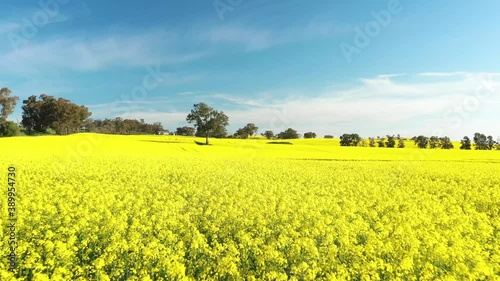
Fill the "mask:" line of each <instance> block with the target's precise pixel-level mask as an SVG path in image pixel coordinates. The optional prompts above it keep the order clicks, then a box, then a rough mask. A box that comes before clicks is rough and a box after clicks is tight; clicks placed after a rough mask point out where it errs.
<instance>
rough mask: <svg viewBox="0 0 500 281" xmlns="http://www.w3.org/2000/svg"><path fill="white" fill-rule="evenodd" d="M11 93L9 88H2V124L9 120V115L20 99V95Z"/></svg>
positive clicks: (0, 105) (0, 110)
mask: <svg viewBox="0 0 500 281" xmlns="http://www.w3.org/2000/svg"><path fill="white" fill-rule="evenodd" d="M11 94H12V92H11V91H10V90H9V88H2V89H0V124H2V123H5V122H6V121H7V117H9V115H10V114H12V112H14V108H15V107H16V105H17V101H18V100H19V97H15V96H10V95H11ZM9 126H10V125H9Z"/></svg>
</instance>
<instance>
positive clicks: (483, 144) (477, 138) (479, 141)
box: [474, 133, 488, 150]
mask: <svg viewBox="0 0 500 281" xmlns="http://www.w3.org/2000/svg"><path fill="white" fill-rule="evenodd" d="M474 148H475V149H476V150H487V149H488V139H487V137H486V136H485V135H484V134H481V133H475V134H474Z"/></svg>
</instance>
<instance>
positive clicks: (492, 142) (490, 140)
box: [486, 136, 496, 150]
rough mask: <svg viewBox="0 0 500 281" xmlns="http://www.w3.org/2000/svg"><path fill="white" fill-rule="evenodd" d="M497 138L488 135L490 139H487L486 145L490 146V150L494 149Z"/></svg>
mask: <svg viewBox="0 0 500 281" xmlns="http://www.w3.org/2000/svg"><path fill="white" fill-rule="evenodd" d="M495 144H496V142H495V140H493V137H492V136H488V140H487V141H486V145H487V147H488V150H492V149H493V148H494V147H495Z"/></svg>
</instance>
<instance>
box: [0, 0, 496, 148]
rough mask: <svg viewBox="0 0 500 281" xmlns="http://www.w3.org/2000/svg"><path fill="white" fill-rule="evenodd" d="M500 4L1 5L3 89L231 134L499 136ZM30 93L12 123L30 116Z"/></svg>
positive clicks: (276, 0) (253, 0)
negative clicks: (25, 113)
mask: <svg viewBox="0 0 500 281" xmlns="http://www.w3.org/2000/svg"><path fill="white" fill-rule="evenodd" d="M499 10H500V2H498V1H493V0H491V1H488V0H480V1H465V0H459V1H430V0H428V1H424V0H399V1H398V0H372V1H368V0H365V1H360V0H358V1H347V0H345V1H344V0H336V1H326V0H325V1H322V0H318V1H295V0H288V1H284V0H273V1H271V0H240V1H238V0H216V1H213V0H197V1H194V0H187V1H172V0H162V1H154V0H153V1H147V2H145V3H143V2H141V1H129V0H125V1H120V2H118V1H115V2H111V1H96V0H87V1H78V0H45V1H44V0H41V1H19V0H4V1H2V2H1V4H0V40H1V43H2V44H0V86H1V87H9V88H10V89H11V90H12V91H13V94H14V95H17V96H20V98H21V100H22V99H25V98H27V97H28V96H30V95H40V94H42V93H46V94H49V95H54V96H56V97H64V98H68V99H70V100H72V101H73V102H75V103H77V104H84V105H86V106H88V107H89V108H90V110H91V111H92V112H93V116H92V117H93V118H114V117H117V116H121V117H125V118H144V119H145V120H146V121H148V122H157V121H158V122H162V124H163V125H164V127H165V128H167V129H170V130H172V129H175V128H176V127H178V126H183V125H187V124H186V122H185V117H186V115H187V113H188V112H189V110H190V109H191V108H192V105H193V104H194V103H198V102H206V103H208V104H209V105H211V106H213V107H215V108H216V109H219V110H223V111H224V112H226V113H227V114H228V116H229V118H230V127H229V132H231V133H232V132H234V131H235V130H236V129H237V128H239V127H243V126H244V125H245V124H246V123H249V122H253V123H255V124H257V126H259V127H260V131H261V132H262V131H264V130H268V129H271V130H274V131H275V132H279V131H282V130H285V129H286V128H288V127H292V128H295V129H297V130H298V131H299V132H301V133H304V132H306V131H314V132H316V133H317V134H318V135H320V136H322V135H325V134H333V135H335V136H339V135H340V134H342V133H346V132H357V133H360V134H361V135H362V136H364V137H369V136H378V135H386V134H398V133H399V134H401V135H405V136H413V135H416V134H426V135H431V134H433V135H434V134H436V135H448V136H450V137H452V138H454V139H459V138H461V137H462V136H463V135H465V134H467V135H472V134H473V133H474V132H476V131H480V132H483V133H486V134H491V135H493V136H495V138H496V137H500V126H499V123H498V120H499V117H500V111H498V108H499V105H500V97H499V95H500V91H499V90H498V88H500V55H499V53H498V50H499V44H500V36H498V34H500V17H498V16H497V15H498V11H499ZM21 114H22V111H21V102H20V103H19V104H18V106H17V108H16V111H15V113H14V114H13V115H12V116H11V118H10V119H12V120H14V121H16V120H18V121H20V119H21Z"/></svg>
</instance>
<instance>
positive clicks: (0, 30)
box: [0, 22, 22, 35]
mask: <svg viewBox="0 0 500 281" xmlns="http://www.w3.org/2000/svg"><path fill="white" fill-rule="evenodd" d="M21 27H22V26H21V24H19V23H16V22H4V23H1V24H0V35H3V34H7V33H9V32H13V31H16V30H19V29H20V28H21Z"/></svg>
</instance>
